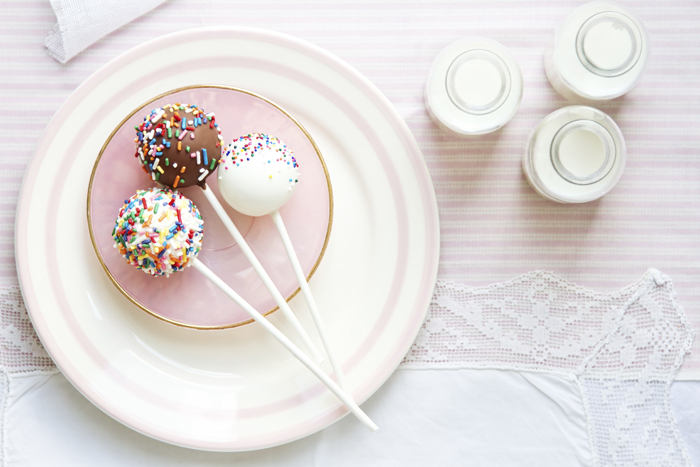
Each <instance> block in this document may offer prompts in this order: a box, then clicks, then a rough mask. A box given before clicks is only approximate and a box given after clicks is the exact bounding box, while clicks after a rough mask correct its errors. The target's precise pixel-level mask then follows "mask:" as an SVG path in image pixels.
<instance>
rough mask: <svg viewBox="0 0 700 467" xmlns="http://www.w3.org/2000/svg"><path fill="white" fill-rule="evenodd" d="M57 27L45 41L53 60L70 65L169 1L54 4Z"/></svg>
mask: <svg viewBox="0 0 700 467" xmlns="http://www.w3.org/2000/svg"><path fill="white" fill-rule="evenodd" d="M50 2H51V7H52V8H53V11H54V13H56V19H57V20H58V21H57V23H56V24H55V25H54V27H53V30H51V32H49V35H48V36H47V37H46V40H45V41H44V45H45V46H46V48H47V49H48V53H49V55H50V56H51V57H53V58H55V59H56V60H58V61H59V62H61V63H66V62H67V61H68V60H70V59H71V58H73V57H74V56H75V55H77V54H78V53H80V52H81V51H83V50H84V49H86V48H87V47H89V46H90V45H92V44H93V43H94V42H96V41H97V40H98V39H101V38H102V37H104V36H106V35H107V34H109V33H110V32H112V31H114V30H116V29H119V28H120V27H122V26H123V25H125V24H126V23H129V22H131V21H133V20H134V19H136V18H138V17H139V16H141V15H143V14H144V13H147V12H149V11H151V10H152V9H153V8H155V7H157V6H158V5H160V4H161V3H163V2H165V0H100V1H97V2H96V1H94V0H50Z"/></svg>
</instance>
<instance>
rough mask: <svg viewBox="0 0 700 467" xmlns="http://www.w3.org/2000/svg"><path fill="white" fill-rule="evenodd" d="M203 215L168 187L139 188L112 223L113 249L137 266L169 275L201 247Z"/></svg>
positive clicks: (184, 263)
mask: <svg viewBox="0 0 700 467" xmlns="http://www.w3.org/2000/svg"><path fill="white" fill-rule="evenodd" d="M203 224H204V221H203V220H202V216H201V215H200V214H199V210H197V207H196V206H195V205H194V203H192V201H191V200H190V199H189V198H186V197H185V196H183V195H181V194H180V193H178V192H177V191H172V190H169V189H167V188H165V189H160V188H149V189H148V190H141V191H139V192H138V193H136V194H135V195H134V196H132V197H131V198H129V199H127V200H126V201H125V202H124V206H123V207H122V208H121V209H120V210H119V217H118V218H117V220H116V221H115V223H114V229H113V230H112V238H114V248H116V249H117V250H118V251H119V253H120V254H121V255H122V256H123V257H124V258H125V259H126V260H127V261H128V262H129V264H131V265H132V266H134V267H136V268H137V269H140V270H142V271H143V272H145V273H147V274H151V275H152V276H169V275H170V274H172V273H174V272H177V271H181V270H182V269H184V268H185V267H187V266H189V263H190V261H191V260H192V259H194V258H196V257H197V254H198V253H199V251H200V250H201V248H202V236H203Z"/></svg>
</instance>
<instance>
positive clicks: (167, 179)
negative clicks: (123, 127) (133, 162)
mask: <svg viewBox="0 0 700 467" xmlns="http://www.w3.org/2000/svg"><path fill="white" fill-rule="evenodd" d="M134 128H135V129H136V138H135V139H134V141H135V142H136V143H137V145H138V146H137V148H136V154H135V156H136V157H137V158H138V159H139V161H140V162H141V164H142V165H143V169H144V171H145V172H146V173H148V174H149V175H150V176H151V179H152V180H153V181H156V182H158V183H161V184H163V185H165V186H169V187H171V188H184V187H188V186H192V185H204V183H205V180H206V178H207V177H208V176H209V175H210V174H211V173H212V172H214V170H215V169H216V166H217V164H218V163H219V160H220V159H221V147H222V145H223V138H222V136H221V130H220V129H219V125H218V124H217V123H216V116H215V115H214V113H206V112H204V110H203V109H199V108H197V106H196V105H191V104H168V105H165V106H163V107H162V108H161V107H159V108H157V109H154V110H152V111H151V113H150V115H147V116H146V117H144V119H143V123H141V124H140V125H138V126H136V127H134Z"/></svg>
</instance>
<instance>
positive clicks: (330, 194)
mask: <svg viewBox="0 0 700 467" xmlns="http://www.w3.org/2000/svg"><path fill="white" fill-rule="evenodd" d="M189 89H228V90H230V91H235V92H242V93H244V94H248V95H250V96H253V97H255V98H257V99H260V100H262V101H264V102H266V103H268V104H270V105H272V106H273V107H275V108H276V109H277V110H279V111H280V112H282V113H283V114H285V115H286V116H287V118H289V119H290V120H291V121H292V122H294V124H295V125H296V126H297V127H299V129H300V130H301V131H302V132H303V133H304V135H305V136H306V138H307V139H308V140H309V142H310V143H311V145H312V146H313V148H314V150H315V151H316V155H317V156H318V159H319V161H320V162H321V166H322V167H323V172H324V174H325V176H326V183H327V184H328V229H327V230H326V238H325V240H324V241H323V247H322V248H321V253H320V254H319V255H318V259H316V263H315V264H314V267H313V268H311V272H309V275H308V276H307V278H306V280H307V281H308V280H310V279H311V277H312V276H313V275H314V273H315V272H316V269H317V268H318V265H319V264H320V263H321V260H322V259H323V255H324V254H325V253H326V247H327V246H328V240H329V238H330V236H331V227H332V226H333V187H332V186H331V178H330V176H329V174H328V167H326V161H325V160H324V159H323V156H322V155H321V151H320V150H319V149H318V146H317V145H316V142H315V141H314V139H313V138H312V137H311V135H310V134H309V133H308V132H307V131H306V129H305V128H304V127H303V126H302V124H301V123H299V121H297V119H296V118H294V117H293V116H292V115H291V114H290V113H289V112H287V111H286V110H284V109H283V108H282V107H280V106H279V105H277V104H275V103H274V102H272V101H271V100H269V99H267V98H265V97H263V96H261V95H259V94H255V93H254V92H250V91H246V90H245V89H240V88H235V87H232V86H221V85H209V84H198V85H191V86H184V87H181V88H176V89H172V90H170V91H166V92H164V93H162V94H159V95H157V96H156V97H154V98H152V99H150V100H148V101H147V102H145V103H143V104H142V105H141V106H139V107H138V108H137V109H135V110H134V111H132V112H131V113H130V114H129V115H127V116H126V117H125V118H124V119H123V120H122V121H121V122H120V123H119V125H117V126H116V128H114V130H112V133H111V134H110V135H109V137H108V138H107V140H106V141H105V143H104V145H102V149H100V153H99V154H98V156H97V159H96V160H95V165H94V166H93V167H92V173H91V174H90V184H89V185H88V193H87V221H88V230H89V231H90V242H92V248H93V249H94V250H95V254H96V255H97V259H98V261H99V262H100V265H102V269H104V271H105V272H106V273H107V277H109V280H111V281H112V283H113V284H114V286H115V287H116V288H117V289H118V290H119V291H120V292H121V293H122V294H124V296H125V297H126V298H128V299H129V301H130V302H131V303H133V304H134V305H136V306H137V307H139V308H140V309H142V310H143V311H145V312H146V313H148V314H149V315H151V316H153V317H155V318H158V319H160V320H162V321H165V322H167V323H170V324H174V325H176V326H182V327H186V328H192V329H202V330H216V329H230V328H236V327H238V326H243V325H246V324H249V323H252V322H253V319H249V320H247V321H242V322H240V323H235V324H230V325H225V326H197V325H194V324H187V323H182V322H179V321H175V320H172V319H169V318H166V317H164V316H161V315H159V314H158V313H157V312H155V311H153V310H151V309H149V308H147V307H145V306H143V305H142V304H141V303H140V302H139V301H138V300H136V299H135V298H134V297H132V296H131V295H129V293H128V292H127V291H126V290H124V289H123V288H122V286H121V285H120V284H119V282H117V280H116V279H115V278H114V276H113V275H112V273H111V272H110V271H109V268H108V267H107V265H106V264H105V262H104V261H103V259H102V255H101V254H100V250H99V249H98V247H97V242H96V241H95V233H94V232H93V229H92V215H91V212H90V201H91V199H92V184H93V182H94V179H95V173H96V172H97V167H98V166H99V164H100V160H101V159H102V155H103V154H104V151H105V149H106V148H107V146H108V145H109V143H110V142H111V141H112V138H113V137H114V135H115V134H116V133H117V131H119V129H120V128H121V127H122V126H124V124H125V123H126V122H127V121H128V120H129V119H130V118H131V117H133V116H134V115H135V114H136V113H137V112H140V111H142V110H143V109H144V108H145V107H146V106H147V105H149V104H151V103H153V102H155V101H157V100H158V99H161V98H163V97H166V96H169V95H171V94H175V93H176V92H181V91H187V90H189ZM300 290H301V288H299V287H297V289H296V290H295V291H294V292H293V293H292V294H291V295H290V296H288V297H287V298H286V301H287V302H289V301H290V300H291V299H292V298H294V297H295V296H296V295H297V294H298V293H299V291H300ZM278 309H279V307H277V306H275V307H274V308H272V309H270V310H268V311H266V312H265V313H262V315H263V316H267V315H269V314H271V313H274V312H275V311H277V310H278Z"/></svg>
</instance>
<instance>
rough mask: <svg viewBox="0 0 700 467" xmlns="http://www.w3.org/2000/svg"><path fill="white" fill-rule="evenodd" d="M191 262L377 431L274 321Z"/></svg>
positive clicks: (206, 270) (218, 279) (214, 275)
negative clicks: (275, 325) (273, 323)
mask: <svg viewBox="0 0 700 467" xmlns="http://www.w3.org/2000/svg"><path fill="white" fill-rule="evenodd" d="M190 264H191V265H192V266H193V267H194V268H195V269H197V270H198V271H199V272H201V273H202V274H204V276H205V277H206V278H207V279H209V280H210V281H211V282H212V283H213V284H214V285H216V286H217V287H219V288H220V289H221V290H222V291H223V292H224V293H225V294H226V295H228V296H229V297H230V298H231V299H232V300H233V301H234V302H236V303H237V304H238V306H240V307H241V308H243V309H244V310H245V311H246V312H247V313H248V314H249V315H250V316H251V318H253V319H254V320H255V321H256V322H257V323H258V324H260V325H261V326H262V327H263V328H265V330H266V331H267V332H269V333H270V334H272V336H273V337H274V338H275V339H277V340H278V341H279V343H280V344H282V345H283V346H284V347H285V348H286V349H287V350H289V351H290V352H291V354H292V355H294V357H296V359H297V360H299V361H300V362H301V363H303V364H304V366H306V368H308V369H309V370H311V372H312V373H313V374H314V375H316V377H317V378H318V379H320V380H321V382H322V383H323V384H325V385H326V386H327V387H328V389H330V390H331V392H333V394H335V395H336V396H337V397H338V399H340V400H341V402H342V403H343V404H345V405H346V406H347V408H348V409H350V411H351V412H352V413H353V414H354V415H355V416H356V417H357V418H358V419H359V420H360V421H361V422H362V423H364V424H365V425H366V426H367V427H368V428H369V429H370V430H372V431H376V430H377V429H378V428H379V427H377V425H376V424H375V423H374V422H373V421H372V420H371V419H370V418H369V417H368V416H367V414H366V413H364V412H363V411H362V409H361V408H360V407H359V406H358V405H357V404H356V403H355V401H354V400H353V399H352V397H350V396H349V395H348V393H346V392H345V391H343V390H342V389H341V388H340V386H338V385H337V384H336V383H335V381H333V380H332V379H331V378H330V377H329V376H328V375H327V374H326V373H324V372H323V370H321V368H320V367H319V366H318V365H316V364H315V363H314V362H312V361H311V359H310V358H309V357H307V356H306V354H305V353H304V352H302V351H301V349H299V347H297V346H296V345H294V344H293V343H292V341H290V340H289V339H288V338H287V336H285V335H284V334H282V333H281V332H280V331H279V329H277V328H276V327H274V326H273V325H272V323H270V322H269V321H268V320H266V319H265V317H263V315H261V314H260V313H258V312H257V311H256V310H255V308H253V307H252V306H251V305H250V304H249V303H248V302H246V301H245V300H243V298H242V297H241V296H240V295H238V294H237V293H236V292H235V291H234V290H233V289H232V288H231V287H229V286H228V285H227V284H226V283H225V282H224V281H222V280H221V279H220V278H219V277H218V276H217V275H216V274H214V273H213V272H212V271H211V270H210V269H209V268H208V267H206V266H205V265H204V263H202V262H201V261H199V260H198V259H197V258H194V259H191V260H190Z"/></svg>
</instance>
